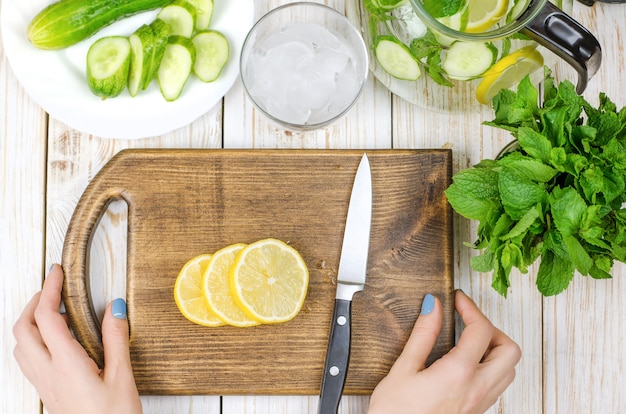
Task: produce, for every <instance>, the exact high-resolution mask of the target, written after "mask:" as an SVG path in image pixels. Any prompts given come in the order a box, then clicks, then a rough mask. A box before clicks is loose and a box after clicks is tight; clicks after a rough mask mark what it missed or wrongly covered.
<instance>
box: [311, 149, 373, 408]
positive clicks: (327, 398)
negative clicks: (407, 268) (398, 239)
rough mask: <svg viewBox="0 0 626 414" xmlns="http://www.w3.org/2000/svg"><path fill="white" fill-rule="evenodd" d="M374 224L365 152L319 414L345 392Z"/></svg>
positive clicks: (346, 240)
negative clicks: (355, 310)
mask: <svg viewBox="0 0 626 414" xmlns="http://www.w3.org/2000/svg"><path fill="white" fill-rule="evenodd" d="M371 224H372V174H371V170H370V164H369V160H368V158H367V154H363V157H362V158H361V162H360V163H359V167H358V169H357V172H356V176H355V178H354V184H353V185H352V194H351V195H350V203H349V206H348V216H347V219H346V228H345V230H344V235H343V245H342V247H341V256H340V259H339V270H338V272H337V293H336V295H335V308H334V311H333V318H332V321H331V326H330V334H329V340H328V349H327V351H326V361H325V365H324V373H323V377H322V385H321V389H320V398H319V403H318V410H317V412H318V414H332V413H336V412H337V409H338V407H339V401H340V400H341V395H342V393H343V388H344V385H345V382H346V373H347V370H348V362H349V359H350V340H351V316H352V315H351V314H352V297H353V295H354V294H355V293H357V292H359V291H361V290H363V289H364V287H365V279H366V273H367V257H368V252H369V244H370V228H371Z"/></svg>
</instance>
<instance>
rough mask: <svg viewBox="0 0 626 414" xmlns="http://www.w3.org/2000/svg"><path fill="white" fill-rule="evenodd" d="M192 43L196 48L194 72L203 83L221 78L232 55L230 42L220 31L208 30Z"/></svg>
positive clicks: (197, 36)
mask: <svg viewBox="0 0 626 414" xmlns="http://www.w3.org/2000/svg"><path fill="white" fill-rule="evenodd" d="M191 41H192V42H193V44H194V46H195V47H196V61H195V63H194V65H193V71H194V73H195V74H196V76H197V77H198V79H200V80H201V81H202V82H213V81H214V80H215V79H217V78H218V77H219V76H220V73H221V72H222V68H223V67H224V65H226V62H227V61H228V57H229V55H230V47H229V45H228V40H226V37H224V35H223V34H221V33H220V32H218V31H215V30H208V31H205V32H200V33H198V34H196V35H195V36H194V37H193V38H192V39H191Z"/></svg>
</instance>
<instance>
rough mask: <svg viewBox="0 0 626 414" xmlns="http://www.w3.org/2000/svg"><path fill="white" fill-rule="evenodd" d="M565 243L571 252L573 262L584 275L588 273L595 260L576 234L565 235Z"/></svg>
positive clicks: (568, 251)
mask: <svg viewBox="0 0 626 414" xmlns="http://www.w3.org/2000/svg"><path fill="white" fill-rule="evenodd" d="M563 243H564V244H565V248H566V249H567V253H568V254H569V258H570V260H571V261H572V264H573V265H574V267H575V268H576V270H578V271H579V272H580V273H582V274H583V275H588V274H589V271H590V270H591V267H592V266H593V260H592V259H591V257H590V256H589V254H588V253H587V250H585V248H584V247H583V246H582V244H580V242H579V241H578V239H577V238H576V237H574V236H565V235H564V236H563Z"/></svg>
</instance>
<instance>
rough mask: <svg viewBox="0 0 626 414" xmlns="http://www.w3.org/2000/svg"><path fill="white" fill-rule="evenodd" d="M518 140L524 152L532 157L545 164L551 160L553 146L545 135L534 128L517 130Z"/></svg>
mask: <svg viewBox="0 0 626 414" xmlns="http://www.w3.org/2000/svg"><path fill="white" fill-rule="evenodd" d="M517 140H518V141H519V144H520V146H521V147H522V149H523V150H524V152H525V153H527V154H528V155H530V156H531V157H533V158H536V159H538V160H540V161H543V162H545V163H547V162H548V161H549V160H550V154H551V152H552V144H551V143H550V140H548V138H546V137H545V136H544V135H543V134H541V133H539V132H538V131H535V130H534V129H532V128H528V127H520V128H519V129H518V130H517Z"/></svg>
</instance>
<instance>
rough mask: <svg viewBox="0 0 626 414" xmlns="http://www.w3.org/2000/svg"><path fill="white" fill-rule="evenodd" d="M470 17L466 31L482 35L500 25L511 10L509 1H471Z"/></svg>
mask: <svg viewBox="0 0 626 414" xmlns="http://www.w3.org/2000/svg"><path fill="white" fill-rule="evenodd" d="M467 8H468V9H469V15H468V17H467V26H465V31H466V32H468V33H482V32H486V31H487V30H489V29H490V28H491V27H492V26H493V25H495V24H496V23H498V22H499V21H500V20H501V19H502V18H503V17H504V16H505V15H506V12H507V10H508V8H509V0H469V1H468V3H467Z"/></svg>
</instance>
